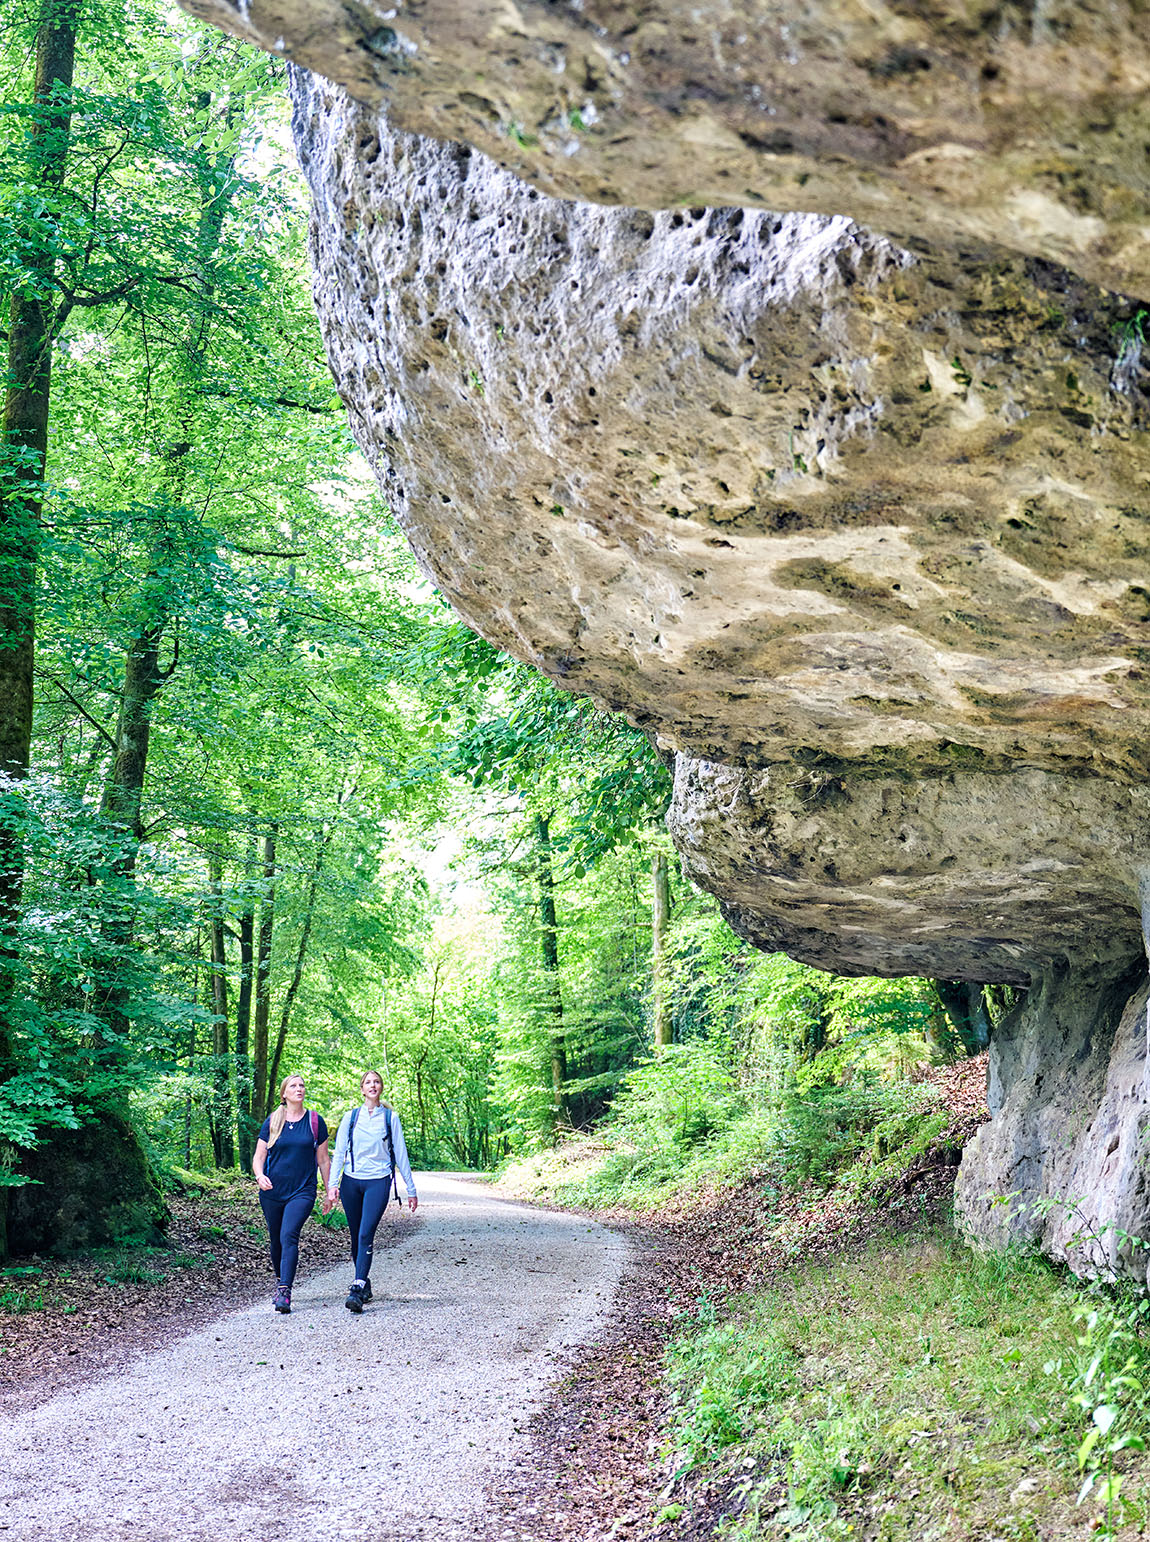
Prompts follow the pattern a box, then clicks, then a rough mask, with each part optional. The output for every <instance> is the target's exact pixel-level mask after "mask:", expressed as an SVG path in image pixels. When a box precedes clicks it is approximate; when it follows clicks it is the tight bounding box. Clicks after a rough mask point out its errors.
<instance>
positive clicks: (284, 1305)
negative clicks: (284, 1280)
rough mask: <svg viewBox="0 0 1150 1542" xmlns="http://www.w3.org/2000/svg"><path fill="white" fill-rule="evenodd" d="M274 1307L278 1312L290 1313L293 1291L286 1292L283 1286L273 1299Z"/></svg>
mask: <svg viewBox="0 0 1150 1542" xmlns="http://www.w3.org/2000/svg"><path fill="white" fill-rule="evenodd" d="M272 1305H273V1306H274V1307H275V1309H276V1311H277V1312H290V1311H291V1291H290V1290H285V1289H284V1288H283V1286H282V1285H281V1286H280V1288H279V1289H278V1290H277V1291H276V1293H275V1295H274V1296H273V1297H272Z"/></svg>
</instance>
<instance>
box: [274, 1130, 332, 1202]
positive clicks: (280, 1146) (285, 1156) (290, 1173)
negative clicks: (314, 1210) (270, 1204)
mask: <svg viewBox="0 0 1150 1542" xmlns="http://www.w3.org/2000/svg"><path fill="white" fill-rule="evenodd" d="M271 1124H272V1122H271V1120H270V1119H265V1120H264V1122H263V1124H261V1125H260V1139H261V1140H262V1141H266V1140H267V1138H268V1136H269V1135H270V1134H271ZM326 1139H327V1125H326V1124H325V1123H324V1122H323V1118H322V1116H321V1117H320V1121H319V1137H318V1140H315V1141H313V1140H312V1138H311V1115H310V1113H308V1111H307V1110H306V1109H305V1110H304V1115H303V1118H302V1119H297V1120H296V1122H295V1123H294V1124H292V1123H291V1122H290V1121H288V1122H285V1124H284V1127H283V1129H282V1130H281V1131H280V1135H279V1140H277V1141H276V1143H275V1145H274V1146H271V1147H270V1148H269V1149H268V1155H267V1161H266V1162H265V1163H264V1172H265V1173H267V1175H268V1177H269V1178H270V1179H271V1181H272V1189H271V1191H272V1194H273V1195H274V1196H275V1198H276V1199H291V1198H292V1197H293V1195H296V1194H300V1193H302V1192H303V1190H304V1189H309V1188H310V1189H311V1190H312V1191H313V1192H314V1190H315V1175H316V1165H317V1164H316V1155H315V1148H316V1146H317V1145H320V1146H322V1145H323V1143H324V1141H325V1140H326Z"/></svg>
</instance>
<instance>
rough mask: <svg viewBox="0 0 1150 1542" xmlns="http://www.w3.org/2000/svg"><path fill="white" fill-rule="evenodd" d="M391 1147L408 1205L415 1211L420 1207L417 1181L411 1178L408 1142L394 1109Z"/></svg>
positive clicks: (392, 1112)
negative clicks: (416, 1191)
mask: <svg viewBox="0 0 1150 1542" xmlns="http://www.w3.org/2000/svg"><path fill="white" fill-rule="evenodd" d="M391 1145H392V1150H393V1151H394V1152H395V1165H396V1167H397V1168H398V1169H399V1176H400V1177H401V1178H402V1179H403V1186H404V1188H405V1189H406V1190H407V1203H408V1204H409V1205H410V1206H411V1208H412V1209H413V1210H414V1209H416V1208H417V1207H418V1205H419V1200H418V1198H417V1196H416V1193H415V1179H414V1178H413V1177H412V1176H411V1162H410V1161H409V1160H408V1156H407V1142H406V1141H405V1140H404V1138H403V1126H402V1125H401V1124H400V1122H399V1115H398V1114H397V1113H396V1111H395V1109H394V1108H393V1109H392V1111H391Z"/></svg>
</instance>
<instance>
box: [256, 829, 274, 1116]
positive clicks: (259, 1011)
mask: <svg viewBox="0 0 1150 1542" xmlns="http://www.w3.org/2000/svg"><path fill="white" fill-rule="evenodd" d="M278 833H279V825H278V824H277V823H276V822H275V821H273V822H272V825H271V828H270V829H269V831H268V833H267V834H266V835H265V836H264V895H263V903H262V904H261V905H260V930H259V941H258V945H257V949H256V993H255V994H256V1010H255V1044H254V1046H253V1053H252V1100H253V1107H252V1118H253V1119H254V1120H255V1122H256V1123H257V1124H262V1123H263V1121H264V1120H265V1119H266V1118H267V1113H268V1109H269V1108H270V1107H271V1105H272V1097H273V1093H274V1088H271V1087H269V1086H268V1017H269V1014H270V1012H271V983H272V982H271V970H272V942H273V940H274V937H275V921H276V836H277V835H278Z"/></svg>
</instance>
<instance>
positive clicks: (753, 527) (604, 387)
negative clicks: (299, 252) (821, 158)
mask: <svg viewBox="0 0 1150 1542" xmlns="http://www.w3.org/2000/svg"><path fill="white" fill-rule="evenodd" d="M295 89H296V106H297V120H296V121H297V137H298V142H299V144H300V148H301V155H302V159H303V164H304V167H305V170H306V172H307V175H308V177H309V180H310V182H311V184H312V188H313V191H314V194H315V199H316V227H315V237H314V244H315V256H316V267H317V272H318V274H319V281H318V283H317V303H318V305H319V308H320V314H321V317H322V319H323V322H324V329H325V334H326V337H327V340H328V346H329V350H330V355H331V360H332V366H333V369H334V372H335V375H336V379H337V381H338V383H339V386H340V389H341V392H342V393H343V395H344V398H345V400H346V401H347V403H348V406H349V411H350V413H351V419H352V424H353V427H354V429H355V432H356V436H357V438H358V439H359V442H360V443H361V445H362V446H363V447H364V449H365V451H366V453H367V454H368V456H369V458H370V459H371V460H372V461H373V463H374V465H375V466H376V469H377V471H378V472H379V475H380V479H381V483H382V485H383V487H384V489H385V491H386V492H387V495H388V497H389V500H390V502H391V505H392V508H393V510H394V511H395V513H396V514H397V516H398V517H399V519H400V520H401V522H402V523H403V525H404V527H405V529H406V530H407V532H408V534H409V536H410V537H411V539H412V542H413V544H414V546H415V548H416V550H417V552H418V553H419V555H420V557H421V560H422V561H423V562H424V563H425V565H426V566H427V568H428V570H429V571H430V572H431V573H432V575H433V576H434V578H435V579H436V581H437V582H438V583H439V584H440V586H441V587H442V588H443V590H444V591H445V593H446V594H447V595H448V596H449V598H450V599H451V600H452V602H453V604H454V605H455V606H456V607H457V609H459V610H460V611H461V613H462V614H463V615H464V616H465V617H467V618H468V619H469V620H470V621H471V622H472V623H473V624H474V625H475V626H476V627H477V628H478V629H479V630H480V631H482V632H483V633H484V634H485V635H486V636H487V637H489V638H490V639H491V640H492V641H494V642H496V643H497V644H499V645H501V646H503V647H505V648H507V649H509V650H510V651H511V652H513V653H516V654H517V655H518V656H520V657H522V658H525V659H527V660H529V661H530V662H532V663H534V664H536V665H537V666H538V667H540V668H541V669H543V670H544V671H545V672H547V673H548V674H550V675H551V676H552V677H553V678H556V679H558V680H560V681H561V682H563V683H564V684H566V685H569V686H571V687H573V688H575V689H579V690H583V691H586V692H589V693H591V694H593V695H595V696H596V697H597V699H599V700H600V701H602V702H603V703H604V704H606V705H608V706H611V707H616V708H624V709H625V710H627V711H628V712H629V713H630V714H631V715H632V716H633V717H634V718H635V720H636V721H638V722H640V723H642V724H644V725H645V726H646V727H648V728H649V729H650V730H651V731H652V732H653V733H655V734H657V735H658V736H659V738H660V740H661V742H662V743H663V744H664V746H665V747H666V748H668V750H671V751H674V752H676V753H677V754H678V756H679V767H680V776H679V782H680V790H681V796H680V797H679V798H678V799H677V804H676V815H675V828H676V834H677V838H678V840H679V844H680V847H681V849H683V850H685V851H686V852H687V854H688V859H689V862H690V864H691V866H692V870H693V871H694V872H695V873H696V875H697V876H698V877H699V878H700V880H701V881H703V882H704V883H706V884H707V885H708V886H709V887H711V888H712V889H713V890H714V891H715V892H716V893H718V894H719V895H720V896H722V898H723V899H724V902H725V903H726V905H727V907H728V913H729V915H730V917H731V919H732V920H733V921H734V922H735V924H736V925H737V926H738V927H739V929H740V930H742V931H743V932H744V933H745V934H747V935H749V936H752V937H755V938H756V939H757V940H759V941H762V942H763V943H764V944H766V945H774V946H786V947H787V948H788V950H789V951H792V952H794V953H796V955H797V956H800V957H805V958H809V959H811V960H812V961H814V962H818V963H820V964H822V965H824V966H825V967H827V968H842V969H846V970H869V971H871V972H896V973H897V972H905V971H906V970H908V969H913V970H917V971H920V972H923V973H935V974H947V975H952V976H954V977H959V976H965V977H968V978H974V979H978V978H982V979H1003V980H1012V981H1021V980H1024V979H1026V978H1027V977H1028V975H1029V972H1030V971H1031V970H1035V969H1039V970H1041V969H1045V968H1048V967H1050V966H1051V965H1052V962H1053V961H1055V960H1056V959H1058V958H1073V959H1075V960H1076V961H1078V962H1082V963H1086V962H1099V961H1102V960H1104V959H1105V960H1109V961H1111V962H1114V961H1115V960H1118V961H1122V960H1127V959H1129V958H1130V957H1132V956H1134V955H1135V954H1136V952H1137V950H1138V948H1139V945H1140V944H1139V938H1138V923H1137V910H1138V895H1137V870H1138V866H1139V863H1140V861H1141V859H1142V853H1141V849H1140V847H1141V843H1142V841H1143V839H1144V837H1143V830H1144V828H1145V825H1144V819H1143V811H1144V807H1145V798H1144V795H1143V793H1142V790H1141V783H1142V782H1143V780H1144V778H1145V774H1146V771H1147V769H1148V766H1147V760H1148V753H1147V746H1148V745H1150V698H1148V696H1147V692H1146V689H1145V682H1144V680H1143V667H1144V661H1145V658H1146V657H1147V656H1148V655H1147V645H1148V643H1150V629H1148V626H1147V615H1148V613H1150V607H1148V603H1147V589H1146V576H1147V571H1148V568H1147V556H1148V554H1150V553H1148V550H1147V533H1146V523H1145V520H1144V518H1143V514H1142V504H1143V501H1144V498H1145V493H1146V489H1147V484H1148V480H1150V457H1148V455H1147V448H1148V441H1147V435H1146V421H1147V401H1146V396H1145V391H1144V386H1145V374H1144V371H1143V370H1142V366H1141V360H1140V357H1136V356H1135V354H1134V353H1132V352H1130V351H1129V350H1128V349H1124V348H1123V346H1122V344H1121V342H1120V341H1118V340H1117V339H1116V337H1115V333H1114V326H1113V315H1114V312H1113V302H1112V299H1111V297H1109V296H1107V295H1106V294H1104V293H1103V292H1101V291H1098V290H1096V289H1092V288H1090V286H1088V285H1085V284H1084V283H1083V282H1082V281H1081V280H1079V279H1076V278H1074V277H1073V276H1071V275H1069V274H1067V273H1065V272H1062V271H1060V270H1054V269H1050V268H1048V267H1044V266H1042V265H1035V264H1033V263H1030V262H1027V261H1026V260H1024V259H1021V258H1004V257H1002V256H1001V255H997V256H996V255H993V254H987V253H977V252H967V253H964V254H962V256H961V257H959V258H956V257H954V256H952V255H948V254H945V253H944V254H940V253H936V252H929V251H923V250H917V251H911V250H909V249H906V248H898V247H895V246H892V245H891V244H890V243H888V242H885V241H883V240H881V239H879V238H876V237H873V236H870V235H868V234H867V233H865V232H863V231H860V230H859V229H858V228H857V227H855V226H852V225H850V224H849V223H848V222H846V221H843V220H824V219H819V218H816V217H814V216H809V215H808V216H802V215H791V216H785V217H783V216H778V217H776V216H768V215H764V214H758V213H753V212H748V213H743V212H742V211H733V212H732V211H727V212H726V213H722V214H715V213H714V212H713V211H707V210H705V209H700V210H688V211H679V212H666V213H663V214H655V215H652V214H647V213H644V212H642V211H636V210H622V209H602V208H593V207H590V206H588V205H578V204H568V203H560V202H557V201H554V200H548V199H545V198H543V197H541V196H540V195H539V194H538V193H537V192H536V191H535V190H534V189H531V188H527V187H525V186H524V185H522V184H521V183H518V182H516V181H515V180H514V179H513V178H511V177H510V176H508V175H507V174H506V173H504V172H502V171H500V170H499V169H498V168H497V167H495V166H494V165H492V164H491V163H490V162H488V161H486V160H484V158H482V157H481V156H478V155H476V154H475V153H473V152H471V151H469V150H466V149H461V148H459V147H444V146H441V145H438V144H435V143H433V142H431V141H427V140H419V139H415V138H413V137H412V136H410V135H406V134H401V133H397V132H395V131H393V130H391V129H390V128H389V127H388V125H387V123H386V122H385V121H384V120H383V119H382V118H381V117H380V116H379V115H378V114H377V113H375V112H373V111H371V110H369V109H366V108H363V107H361V106H359V105H357V104H355V103H353V102H351V101H350V100H348V99H347V98H346V97H345V96H344V95H343V93H341V92H339V91H337V90H335V89H334V88H332V87H329V86H327V85H325V84H324V83H322V82H319V81H316V80H307V79H304V78H300V79H297V82H296V86H295ZM788 764H789V766H790V770H788V769H787V767H788ZM759 768H770V769H769V771H764V773H763V775H760V774H759ZM812 768H813V769H814V771H815V772H817V773H818V775H815V776H813V777H812V774H811V771H812ZM824 773H825V774H824ZM772 779H773V785H774V786H775V787H778V786H780V785H783V784H785V787H786V791H785V795H784V799H783V801H784V803H785V804H787V805H788V807H790V806H791V805H801V807H802V818H797V817H791V814H793V808H792V809H791V814H788V816H787V817H786V818H782V817H780V811H779V806H778V805H777V804H776V803H774V802H772V798H773V794H769V795H768V797H767V804H768V805H770V811H769V812H768V813H764V805H762V804H761V803H760V802H759V801H758V800H759V794H760V792H761V791H762V790H763V789H764V788H766V787H769V786H770V785H771V783H772ZM816 785H817V788H818V789H820V790H819V791H818V795H817V797H816V796H815V795H814V794H813V793H812V791H811V789H812V787H815V786H816ZM736 786H737V789H738V792H737V796H736V795H735V794H734V793H732V792H731V788H732V787H736ZM836 787H837V788H838V789H839V790H840V792H841V794H842V796H841V800H840V802H841V805H842V807H841V809H838V810H836V807H835V803H834V798H833V796H832V793H833V789H834V788H836ZM804 788H805V790H804ZM716 800H717V801H716ZM820 800H821V801H820ZM744 810H749V811H751V812H750V814H749V815H748V818H747V819H743V818H742V811H744ZM844 810H845V813H844V812H843V811H844ZM844 821H845V822H844ZM899 831H910V832H915V831H917V832H918V834H917V835H914V836H913V839H911V838H910V837H908V840H907V841H900V840H899V838H898V832H899ZM812 862H814V863H815V864H816V866H815V868H814V869H810V868H809V864H811V863H812ZM796 864H798V869H797V871H798V872H802V873H807V872H810V871H813V872H815V873H816V874H817V877H816V878H815V879H813V880H812V879H811V878H809V877H805V878H803V879H802V880H801V881H799V880H798V879H797V877H796V866H795V865H796Z"/></svg>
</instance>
